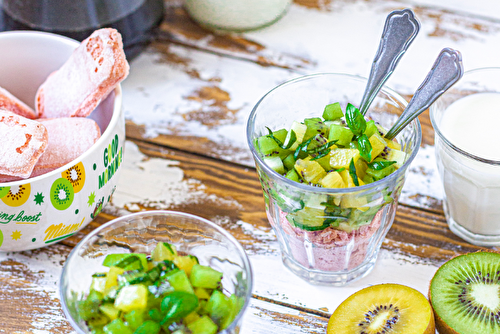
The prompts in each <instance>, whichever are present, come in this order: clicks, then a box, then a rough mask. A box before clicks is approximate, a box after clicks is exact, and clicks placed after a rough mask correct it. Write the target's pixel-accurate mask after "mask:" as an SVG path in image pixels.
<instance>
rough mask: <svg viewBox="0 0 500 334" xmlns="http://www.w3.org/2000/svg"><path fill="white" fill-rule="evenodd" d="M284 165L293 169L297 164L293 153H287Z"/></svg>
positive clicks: (288, 168)
mask: <svg viewBox="0 0 500 334" xmlns="http://www.w3.org/2000/svg"><path fill="white" fill-rule="evenodd" d="M283 165H284V166H285V168H286V169H287V170H290V169H293V166H294V165H295V158H294V157H293V153H292V154H289V155H287V156H286V158H285V159H283Z"/></svg>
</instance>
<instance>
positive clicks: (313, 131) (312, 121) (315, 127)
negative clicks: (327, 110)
mask: <svg viewBox="0 0 500 334" xmlns="http://www.w3.org/2000/svg"><path fill="white" fill-rule="evenodd" d="M304 124H305V125H306V126H307V129H306V133H305V134H304V138H303V141H306V140H308V139H310V138H313V137H314V136H316V135H318V134H320V135H322V136H324V137H327V136H328V131H329V129H328V127H327V126H326V125H325V123H323V122H322V121H321V119H320V118H317V117H315V118H306V119H305V120H304Z"/></svg>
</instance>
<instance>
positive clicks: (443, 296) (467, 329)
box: [429, 252, 500, 334]
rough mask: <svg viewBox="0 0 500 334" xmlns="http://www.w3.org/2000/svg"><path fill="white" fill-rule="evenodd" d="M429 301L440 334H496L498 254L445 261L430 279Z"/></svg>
mask: <svg viewBox="0 0 500 334" xmlns="http://www.w3.org/2000/svg"><path fill="white" fill-rule="evenodd" d="M429 299H430V300H431V303H432V307H433V309H434V315H435V317H436V327H437V328H438V331H439V333H441V334H447V333H452V334H456V333H460V334H500V254H498V253H494V252H477V253H470V254H465V255H460V256H457V257H455V258H453V259H451V260H449V261H448V262H446V263H445V264H443V265H442V266H441V267H440V268H439V269H438V271H437V272H436V274H435V275H434V277H433V278H432V281H431V285H430V288H429Z"/></svg>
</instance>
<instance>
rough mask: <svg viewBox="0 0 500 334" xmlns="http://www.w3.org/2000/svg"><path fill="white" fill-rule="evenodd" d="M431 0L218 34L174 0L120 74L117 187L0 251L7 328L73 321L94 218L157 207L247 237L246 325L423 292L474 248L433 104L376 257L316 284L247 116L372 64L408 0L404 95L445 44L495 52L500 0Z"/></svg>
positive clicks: (488, 59)
mask: <svg viewBox="0 0 500 334" xmlns="http://www.w3.org/2000/svg"><path fill="white" fill-rule="evenodd" d="M435 2H436V1H433V0H399V1H385V0H364V1H363V0H358V1H351V0H296V1H295V3H293V5H292V6H291V8H290V10H289V11H288V13H287V14H286V16H285V17H284V18H283V19H281V20H280V21H278V22H277V23H275V24H274V25H272V26H270V27H267V28H264V29H261V30H258V31H253V32H248V33H244V34H234V35H217V34H213V33H210V32H208V31H206V30H203V29H201V28H200V27H198V26H197V25H196V24H195V23H194V22H193V21H191V20H190V19H189V18H188V16H187V15H186V12H185V11H184V9H183V7H182V1H180V0H175V1H166V6H167V12H166V17H165V21H164V23H163V24H162V26H161V32H160V33H159V35H158V37H157V38H156V41H155V42H154V43H152V45H151V46H150V47H149V48H148V49H147V50H146V51H145V52H143V53H142V54H141V55H139V56H138V57H137V58H136V59H134V60H133V61H132V62H131V71H130V76H129V77H128V78H127V79H126V80H125V81H124V82H123V91H124V103H123V105H124V108H125V112H126V118H127V138H128V141H127V143H126V150H125V154H124V164H123V167H122V168H123V170H122V174H121V177H120V181H119V183H118V186H117V190H116V192H115V194H114V196H113V198H112V201H111V203H110V204H109V205H108V206H107V207H106V208H105V209H104V211H103V212H102V213H101V214H100V215H99V216H98V217H97V219H96V220H95V221H94V222H92V223H91V224H90V225H88V226H87V227H85V228H84V229H83V230H82V231H81V232H79V233H77V234H76V235H74V236H72V237H71V238H69V239H66V240H64V241H62V242H60V243H59V244H55V245H51V246H49V247H46V248H43V249H38V250H34V251H26V252H19V253H0V333H73V330H72V329H71V327H70V325H69V324H68V322H67V321H66V319H65V317H64V315H63V313H62V311H61V307H60V303H59V299H58V298H59V296H58V280H59V275H60V273H61V269H62V266H63V264H64V261H65V259H66V257H67V255H68V253H69V252H70V251H71V249H72V247H74V246H75V245H76V243H78V242H79V241H80V240H81V239H82V237H83V236H84V235H85V234H87V233H89V232H90V231H92V229H94V228H96V227H97V226H99V225H101V224H103V223H105V222H107V221H109V220H111V219H113V218H115V217H117V216H120V215H123V214H127V213H130V212H137V211H142V210H152V209H168V210H177V211H183V212H188V213H192V214H196V215H199V216H202V217H205V218H208V219H210V220H212V221H214V222H216V223H217V224H219V225H221V226H222V227H224V228H226V229H227V230H228V231H229V232H231V233H232V234H233V235H234V236H235V237H236V238H237V239H238V240H239V241H240V242H241V244H242V245H243V247H244V248H245V249H246V251H247V253H248V256H249V257H250V261H251V264H252V267H253V272H254V289H253V298H252V301H251V303H250V307H249V308H248V309H247V311H246V314H245V317H244V321H243V327H242V333H245V334H246V333H272V332H276V333H324V332H325V328H326V324H327V321H328V317H329V315H330V314H331V312H333V310H335V308H336V307H337V306H338V305H339V304H340V303H341V302H342V301H343V300H344V299H345V298H346V297H347V296H349V295H350V294H352V293H354V292H355V291H358V290H359V289H361V288H363V287H366V286H368V285H372V284H376V283H384V282H385V283H389V282H395V283H402V284H406V285H409V286H411V287H414V288H416V289H418V290H419V291H421V292H423V293H426V291H427V287H428V284H429V280H430V278H431V277H432V275H433V274H434V272H435V271H436V269H437V268H438V266H439V265H441V264H442V263H443V262H444V261H446V260H447V259H449V258H451V257H452V256H455V255H457V254H461V253H465V252H470V251H475V250H477V249H479V247H476V246H473V245H471V244H468V243H467V242H465V241H463V240H461V239H460V238H458V237H456V236H455V235H453V234H452V233H451V232H450V230H449V229H448V227H447V225H446V221H445V218H444V215H443V210H442V189H441V185H440V180H439V175H438V173H437V170H436V166H435V158H434V147H433V136H434V131H433V129H432V126H431V124H430V121H429V117H428V114H423V115H421V117H420V121H421V123H422V128H423V142H422V147H421V149H420V151H419V154H418V156H417V158H416V159H415V161H414V162H413V163H412V165H411V167H410V171H409V173H408V177H407V181H406V183H405V187H404V189H403V195H402V196H401V200H400V204H399V207H398V211H397V214H396V218H395V221H394V225H393V226H392V228H391V230H390V231H389V234H388V235H387V238H386V239H385V241H384V243H383V246H382V251H381V253H380V256H379V259H378V261H377V264H376V267H375V269H374V270H373V272H372V273H371V274H370V275H368V276H367V277H365V278H363V279H361V280H359V281H357V282H355V283H353V284H351V285H349V286H347V287H342V288H335V287H324V286H321V287H319V286H313V285H310V284H308V283H306V282H304V281H303V280H301V279H299V278H297V277H295V276H294V275H293V274H291V273H290V272H289V271H288V270H287V269H285V267H284V266H283V264H282V262H281V256H280V252H279V248H278V244H277V241H276V237H275V235H274V233H273V232H272V230H271V227H270V225H269V223H268V221H267V218H266V215H265V212H264V201H263V197H262V190H261V187H260V183H259V181H258V178H257V174H256V172H255V168H254V166H253V161H252V158H251V155H250V151H249V149H248V147H247V145H246V137H245V126H246V120H247V118H248V115H249V113H250V111H251V109H252V107H253V105H254V104H255V103H256V102H257V101H258V99H259V98H260V97H261V96H262V95H263V94H265V93H266V92H267V91H268V90H270V89H271V88H273V87H274V86H276V85H277V84H279V83H282V82H283V81H285V80H288V79H291V78H295V77H297V76H300V75H303V74H308V73H317V72H341V73H351V74H357V75H361V76H368V74H369V70H370V66H371V61H372V59H373V56H374V55H375V52H376V49H377V47H378V40H379V37H380V34H381V32H382V28H383V24H384V21H385V17H386V16H387V14H388V13H389V12H390V11H392V10H395V9H402V8H407V7H409V8H412V9H413V10H414V12H415V13H416V15H417V17H418V19H419V20H420V22H421V24H422V28H421V31H420V34H419V35H418V36H417V38H416V40H415V42H414V43H413V45H412V46H411V48H410V50H409V51H408V53H407V54H406V55H405V57H404V58H403V59H402V60H401V62H400V64H399V66H398V69H397V70H396V72H395V73H394V75H393V76H392V77H391V79H390V80H389V82H388V86H389V87H391V88H393V89H395V90H396V91H398V92H399V93H401V94H403V95H404V96H407V97H408V96H411V94H412V92H413V91H414V90H415V89H416V88H417V87H418V85H419V84H420V83H421V81H422V80H423V79H424V77H425V75H426V74H427V72H428V70H429V69H430V67H431V65H432V63H433V62H434V59H435V58H436V56H437V54H438V53H439V51H440V50H441V49H442V48H444V47H452V48H455V49H458V50H460V51H461V52H462V54H463V59H464V67H465V69H466V70H470V69H473V68H477V67H488V66H500V57H499V54H500V52H499V51H500V4H499V3H497V2H495V1H491V0H476V1H473V2H471V1H467V0H442V1H440V4H439V6H438V5H435ZM492 7H494V8H492Z"/></svg>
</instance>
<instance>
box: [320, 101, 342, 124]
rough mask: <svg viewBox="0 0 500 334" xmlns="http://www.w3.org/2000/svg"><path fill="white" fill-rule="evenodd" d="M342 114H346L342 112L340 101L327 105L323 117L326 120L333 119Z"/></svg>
mask: <svg viewBox="0 0 500 334" xmlns="http://www.w3.org/2000/svg"><path fill="white" fill-rule="evenodd" d="M342 116H344V113H343V112H342V108H341V107H340V103H338V102H335V103H331V104H328V105H326V106H325V110H324V111H323V118H324V119H325V121H333V120H336V119H339V118H341V117H342Z"/></svg>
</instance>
